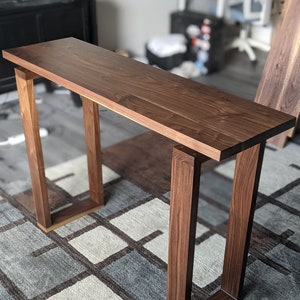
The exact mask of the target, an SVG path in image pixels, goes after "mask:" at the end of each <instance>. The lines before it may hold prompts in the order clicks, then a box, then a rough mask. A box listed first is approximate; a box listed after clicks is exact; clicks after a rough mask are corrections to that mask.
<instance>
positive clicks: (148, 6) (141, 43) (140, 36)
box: [96, 0, 178, 56]
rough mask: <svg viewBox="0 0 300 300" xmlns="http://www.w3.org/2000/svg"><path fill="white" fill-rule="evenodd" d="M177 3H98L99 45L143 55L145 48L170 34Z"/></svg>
mask: <svg viewBox="0 0 300 300" xmlns="http://www.w3.org/2000/svg"><path fill="white" fill-rule="evenodd" d="M177 2H178V0H96V5H97V22H98V36H99V45H100V46H102V47H104V48H107V49H110V50H115V49H118V48H121V49H125V50H128V51H130V52H131V53H132V54H133V55H138V56H141V55H144V54H145V44H146V42H147V40H148V39H149V38H151V37H152V36H155V35H165V34H168V33H169V31H170V14H171V13H172V12H174V11H176V10H177V5H178V3H177Z"/></svg>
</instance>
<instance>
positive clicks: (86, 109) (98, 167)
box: [82, 97, 104, 205]
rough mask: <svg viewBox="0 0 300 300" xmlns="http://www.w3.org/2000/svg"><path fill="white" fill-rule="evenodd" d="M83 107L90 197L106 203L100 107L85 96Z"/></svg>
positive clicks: (96, 201)
mask: <svg viewBox="0 0 300 300" xmlns="http://www.w3.org/2000/svg"><path fill="white" fill-rule="evenodd" d="M82 108H83V119H84V128H85V141H86V142H85V143H86V156H87V163H88V175H89V192H90V198H91V200H92V201H94V202H95V203H97V204H99V205H104V195H103V181H102V155H101V145H100V123H99V108H98V104H97V103H95V102H93V101H91V100H90V99H87V98H84V97H82Z"/></svg>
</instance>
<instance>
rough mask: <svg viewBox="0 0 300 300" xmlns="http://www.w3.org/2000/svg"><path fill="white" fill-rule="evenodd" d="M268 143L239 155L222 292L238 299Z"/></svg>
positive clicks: (230, 213)
mask: <svg viewBox="0 0 300 300" xmlns="http://www.w3.org/2000/svg"><path fill="white" fill-rule="evenodd" d="M264 146H265V145H264V143H262V144H258V145H256V146H254V147H252V148H249V149H247V150H245V151H243V152H241V153H239V154H238V155H237V159H236V167H235V175H234V181H233V189H232V198H231V202H230V211H229V223H228V232H227V239H226V248H225V258H224V266H223V275H222V285H221V289H222V290H223V291H225V292H226V293H227V294H229V295H231V296H232V297H233V299H238V297H239V296H240V292H241V289H242V286H243V282H244V276H245V269H246V262H247V255H248V249H249V242H250V237H251V230H252V223H253V215H254V210H255V203H256V198H257V191H258V183H259V178H260V171H261V166H262V160H263V153H264Z"/></svg>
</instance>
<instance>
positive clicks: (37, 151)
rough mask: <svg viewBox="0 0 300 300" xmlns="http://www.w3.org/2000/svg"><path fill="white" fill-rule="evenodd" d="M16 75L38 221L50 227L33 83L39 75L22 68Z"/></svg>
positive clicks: (18, 69) (17, 70) (16, 70)
mask: <svg viewBox="0 0 300 300" xmlns="http://www.w3.org/2000/svg"><path fill="white" fill-rule="evenodd" d="M15 75H16V82H17V88H18V94H19V102H20V111H21V117H22V121H23V127H24V135H25V140H26V148H27V156H28V162H29V169H30V176H31V182H32V194H33V199H34V205H35V212H36V219H37V223H38V224H40V225H41V226H42V227H49V226H50V225H51V217H50V208H49V202H48V193H47V184H46V177H45V168H44V159H43V152H42V145H41V138H40V134H39V122H38V115H37V110H36V103H35V97H34V85H33V79H34V78H36V77H38V76H37V75H36V74H34V73H32V72H30V71H27V70H25V69H22V68H16V69H15Z"/></svg>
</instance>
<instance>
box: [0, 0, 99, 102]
mask: <svg viewBox="0 0 300 300" xmlns="http://www.w3.org/2000/svg"><path fill="white" fill-rule="evenodd" d="M96 24H97V22H96V9H95V0H52V1H49V0H26V1H24V0H14V1H11V0H1V1H0V50H3V49H8V48H14V47H19V46H24V45H28V44H33V43H38V42H44V41H49V40H53V39H59V38H64V37H70V36H73V37H76V38H78V39H81V40H84V41H86V42H89V43H93V44H97V42H98V41H97V26H96ZM45 83H46V87H47V91H51V89H54V86H53V84H51V83H50V82H45ZM15 89H16V84H15V76H14V69H13V65H12V64H11V63H9V62H7V61H5V60H3V59H2V57H0V93H4V92H8V91H11V90H15ZM72 98H73V100H74V103H75V104H80V102H78V101H80V99H78V96H77V95H76V94H72Z"/></svg>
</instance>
